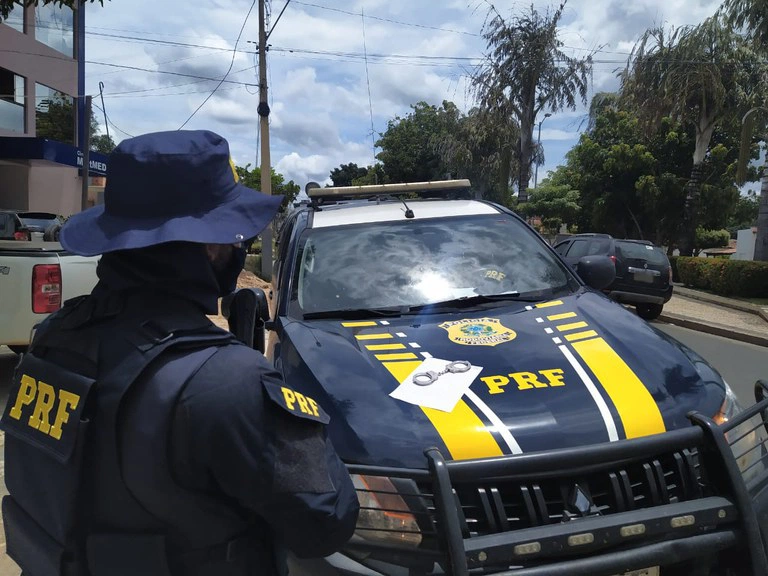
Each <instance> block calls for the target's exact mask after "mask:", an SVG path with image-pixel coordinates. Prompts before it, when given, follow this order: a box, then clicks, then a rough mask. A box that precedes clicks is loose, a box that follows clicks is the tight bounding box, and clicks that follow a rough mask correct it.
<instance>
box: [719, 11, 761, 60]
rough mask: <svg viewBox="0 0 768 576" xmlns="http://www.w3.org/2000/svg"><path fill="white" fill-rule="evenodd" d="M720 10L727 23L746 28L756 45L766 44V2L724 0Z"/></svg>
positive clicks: (748, 35)
mask: <svg viewBox="0 0 768 576" xmlns="http://www.w3.org/2000/svg"><path fill="white" fill-rule="evenodd" d="M720 10H722V11H724V13H725V15H726V17H727V18H728V23H729V24H731V25H733V26H737V27H738V28H743V29H745V30H746V33H747V37H748V38H749V39H750V40H752V42H754V44H755V45H756V46H758V47H759V46H762V47H763V49H765V46H767V45H768V4H766V2H765V0H725V2H724V3H723V5H722V6H721V8H720Z"/></svg>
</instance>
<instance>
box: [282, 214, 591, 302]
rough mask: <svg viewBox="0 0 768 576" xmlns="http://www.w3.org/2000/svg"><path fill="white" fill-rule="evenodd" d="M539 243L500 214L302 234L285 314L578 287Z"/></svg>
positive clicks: (543, 292) (544, 295) (538, 293)
mask: <svg viewBox="0 0 768 576" xmlns="http://www.w3.org/2000/svg"><path fill="white" fill-rule="evenodd" d="M577 287H578V284H577V283H575V281H574V279H573V277H572V276H571V275H570V274H569V272H568V271H567V270H566V269H565V267H564V266H563V265H562V264H561V263H560V261H559V260H557V259H556V258H555V257H554V255H553V254H552V253H551V252H550V251H549V249H548V248H547V246H546V245H545V244H544V242H543V241H542V240H541V239H539V238H538V237H537V236H536V235H535V234H534V233H532V232H531V231H529V230H528V229H527V228H526V227H525V226H524V225H523V224H522V223H520V222H519V221H518V220H517V219H515V218H513V217H510V216H509V215H506V214H498V215H481V216H466V217H456V218H440V219H432V220H428V219H425V220H404V221H395V222H382V223H376V224H363V225H354V226H344V227H335V228H316V229H312V230H307V231H306V232H305V233H304V234H303V236H302V238H301V239H300V241H299V249H298V253H297V257H296V266H295V269H294V272H293V279H292V299H291V308H292V309H291V313H293V314H295V313H301V314H305V313H318V312H328V311H335V310H353V309H354V310H359V309H372V308H388V307H414V306H422V305H425V304H432V303H437V302H445V301H449V300H454V299H460V298H471V297H474V296H478V295H494V294H518V293H519V295H520V296H521V297H522V296H525V295H526V294H527V295H533V296H535V297H539V298H540V299H545V298H548V297H550V296H551V295H554V294H555V293H559V292H562V291H564V290H567V291H568V292H570V291H572V290H573V289H575V288H577Z"/></svg>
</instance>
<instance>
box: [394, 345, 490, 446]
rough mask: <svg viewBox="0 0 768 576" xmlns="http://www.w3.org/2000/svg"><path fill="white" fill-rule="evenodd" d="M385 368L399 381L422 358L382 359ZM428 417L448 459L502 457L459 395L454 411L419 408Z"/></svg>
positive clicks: (404, 377)
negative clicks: (404, 359)
mask: <svg viewBox="0 0 768 576" xmlns="http://www.w3.org/2000/svg"><path fill="white" fill-rule="evenodd" d="M383 364H384V367H385V368H386V369H387V370H389V372H390V373H391V374H392V376H394V377H395V378H396V379H397V381H398V382H400V383H402V382H404V381H405V379H406V378H408V376H409V375H410V374H411V372H413V371H414V370H415V369H416V368H418V367H419V366H421V361H418V360H417V361H414V362H384V363H383ZM421 409H422V410H423V411H424V414H425V415H426V416H427V418H429V421H430V422H431V423H432V426H434V427H435V430H437V433H438V434H439V435H440V438H442V440H443V442H445V445H446V446H447V447H448V451H449V452H450V453H451V458H453V459H454V460H468V459H470V458H489V457H492V456H502V455H503V453H502V451H501V448H499V445H498V443H497V442H496V440H495V439H494V437H493V434H491V433H490V432H489V431H488V429H487V428H486V426H485V424H483V421H482V420H480V418H479V417H478V416H477V414H475V413H474V412H473V411H472V409H471V408H470V407H469V406H468V405H467V403H466V401H464V399H463V398H462V399H461V400H459V403H458V404H456V407H455V408H454V409H453V412H443V411H442V410H434V409H432V408H424V407H422V408H421Z"/></svg>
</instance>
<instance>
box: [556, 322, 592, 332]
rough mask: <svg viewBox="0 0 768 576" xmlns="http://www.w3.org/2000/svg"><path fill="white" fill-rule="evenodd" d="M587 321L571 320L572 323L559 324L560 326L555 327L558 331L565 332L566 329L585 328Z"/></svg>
mask: <svg viewBox="0 0 768 576" xmlns="http://www.w3.org/2000/svg"><path fill="white" fill-rule="evenodd" d="M586 327H587V323H586V322H573V323H572V324H560V326H558V327H557V329H558V330H560V332H567V331H568V330H576V329H577V328H586Z"/></svg>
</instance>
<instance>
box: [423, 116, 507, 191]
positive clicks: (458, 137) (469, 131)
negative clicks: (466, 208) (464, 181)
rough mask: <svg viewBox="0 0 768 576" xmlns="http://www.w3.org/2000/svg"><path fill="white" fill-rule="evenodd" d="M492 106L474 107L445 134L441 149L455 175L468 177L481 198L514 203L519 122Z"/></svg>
mask: <svg viewBox="0 0 768 576" xmlns="http://www.w3.org/2000/svg"><path fill="white" fill-rule="evenodd" d="M509 122H510V119H509V118H508V117H501V116H500V115H499V114H498V113H496V112H495V111H492V110H487V109H483V108H473V109H472V110H470V111H469V114H467V115H466V116H462V117H460V118H459V120H458V126H457V128H456V129H455V130H452V131H450V132H448V133H447V134H445V135H444V136H443V137H442V138H441V139H440V142H439V144H438V148H437V150H438V153H439V154H440V157H441V158H442V161H443V163H444V164H445V166H446V168H447V170H448V172H449V173H450V175H451V177H452V178H468V179H469V180H470V181H471V182H472V187H473V189H474V190H475V191H476V192H477V193H478V194H479V196H480V197H481V198H485V199H486V200H491V201H493V202H498V203H499V204H504V205H506V206H511V204H512V195H511V193H510V188H509V182H510V175H511V174H513V173H515V171H516V169H517V163H516V159H515V158H514V155H513V154H512V148H511V142H512V141H513V140H514V139H515V138H516V136H515V135H516V134H518V130H517V125H516V124H514V123H513V124H512V125H510V124H509Z"/></svg>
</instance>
